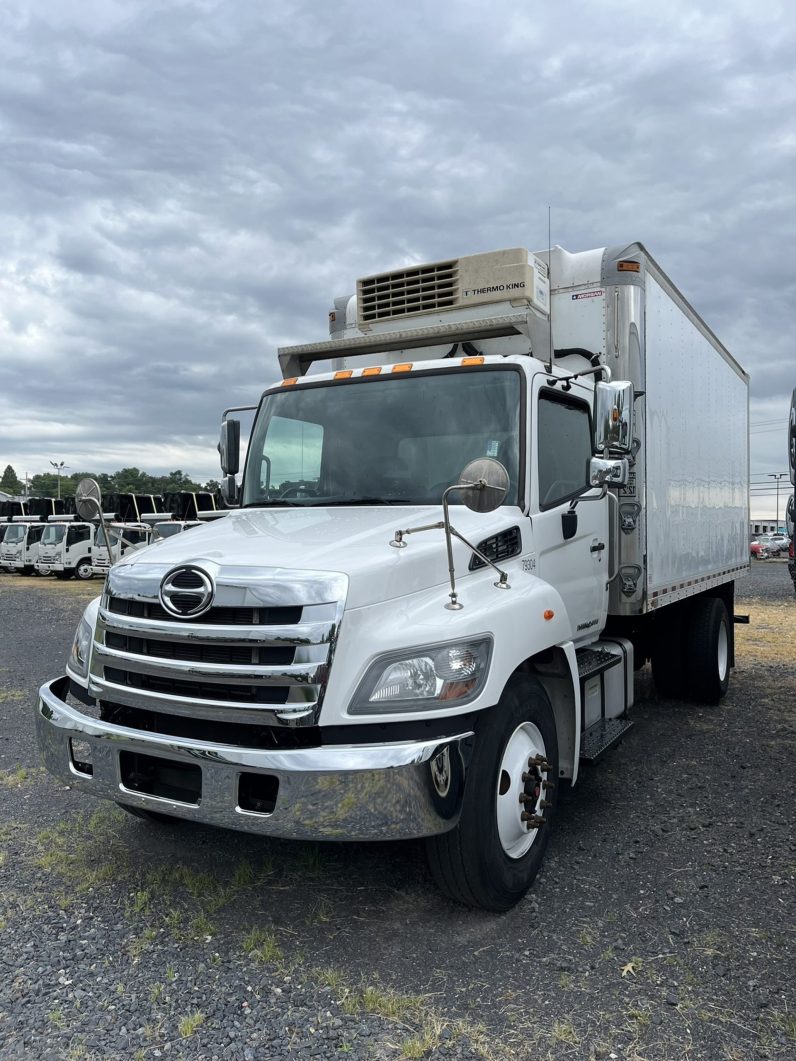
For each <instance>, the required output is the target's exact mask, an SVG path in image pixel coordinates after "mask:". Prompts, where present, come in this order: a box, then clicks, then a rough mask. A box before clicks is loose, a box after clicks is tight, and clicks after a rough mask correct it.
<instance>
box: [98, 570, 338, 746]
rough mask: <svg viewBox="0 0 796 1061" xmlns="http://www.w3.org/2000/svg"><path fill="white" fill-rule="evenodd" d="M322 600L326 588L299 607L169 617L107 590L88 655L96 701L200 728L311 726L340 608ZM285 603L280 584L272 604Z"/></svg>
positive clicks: (151, 603) (152, 605) (155, 606)
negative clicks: (213, 724) (196, 724)
mask: <svg viewBox="0 0 796 1061" xmlns="http://www.w3.org/2000/svg"><path fill="white" fill-rule="evenodd" d="M184 576H185V577H186V579H187V580H188V581H190V579H191V577H192V575H191V572H185V573H180V574H179V575H177V576H175V581H176V579H177V578H183V577H184ZM275 588H276V587H275ZM182 592H183V593H185V594H187V595H190V594H191V589H190V588H189V587H188V586H186V587H185V589H184V590H182ZM327 593H328V589H326V588H325V587H322V588H321V591H320V594H319V597H320V599H319V598H318V597H315V598H314V599H313V597H309V599H307V594H306V593H304V594H303V599H304V600H305V601H306V604H305V605H293V604H288V605H279V606H268V605H264V606H258V607H244V606H230V605H214V606H213V607H211V608H210V609H208V611H207V612H205V613H204V614H202V615H200V616H197V617H192V618H185V619H182V618H177V619H176V620H175V617H174V616H172V615H170V614H168V613H167V612H166V611H165V610H164V609H163V607H162V606H161V605H160V603H159V602H158V601H157V600H156V599H151V600H132V599H129V598H127V597H120V596H117V595H116V594H115V593H114V592H113V590H112V589H109V590H107V591H106V596H105V598H104V600H103V602H102V604H101V606H100V617H99V622H98V629H97V637H96V641H95V646H94V652H93V655H92V665H91V673H92V682H93V683H94V686H95V689H96V690H97V691H96V692H95V695H98V698H99V699H101V700H108V701H113V702H118V703H121V704H122V705H124V706H126V707H129V708H130V709H132V710H148V709H151V710H152V712H153V713H154V714H155V715H158V716H163V717H165V716H166V715H170V716H172V717H180V718H190V717H195V718H196V719H197V721H201V723H202V724H205V723H209V722H213V721H218V722H219V723H220V724H223V723H224V720H225V719H229V721H230V723H235V724H242V725H244V726H249V725H251V726H261V727H262V726H273V727H276V728H280V729H281V728H282V727H293V726H298V727H305V726H309V725H313V724H315V723H316V722H317V717H318V711H319V709H320V703H321V700H322V697H323V692H324V690H325V687H326V683H327V681H328V670H329V661H330V659H331V653H332V651H333V647H334V642H335V638H336V631H337V626H338V623H339V618H340V614H341V611H342V605H341V604H339V603H337V604H335V603H328V602H329V601H330V597H329V596H328V595H326V594H327ZM321 594H323V595H321ZM174 596H177V594H175V595H174ZM174 596H172V600H173V599H174ZM285 596H287V594H286V593H285V589H284V587H279V588H278V599H281V600H284V599H285ZM227 599H229V597H227ZM288 599H289V598H288ZM331 599H332V601H334V598H333V597H332V598H331ZM305 607H306V621H302V620H303V619H304V616H305Z"/></svg>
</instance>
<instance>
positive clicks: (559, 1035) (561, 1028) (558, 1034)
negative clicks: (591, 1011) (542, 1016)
mask: <svg viewBox="0 0 796 1061" xmlns="http://www.w3.org/2000/svg"><path fill="white" fill-rule="evenodd" d="M550 1037H551V1038H552V1039H553V1040H554V1042H557V1043H566V1044H567V1045H568V1046H580V1036H579V1035H578V1033H577V1032H576V1031H575V1025H574V1024H573V1023H572V1021H571V1020H557V1021H556V1022H555V1023H554V1024H553V1027H552V1028H551V1029H550Z"/></svg>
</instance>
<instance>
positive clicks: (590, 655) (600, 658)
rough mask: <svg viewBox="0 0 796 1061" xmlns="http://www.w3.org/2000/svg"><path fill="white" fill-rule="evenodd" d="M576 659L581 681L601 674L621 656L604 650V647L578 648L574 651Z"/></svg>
mask: <svg viewBox="0 0 796 1061" xmlns="http://www.w3.org/2000/svg"><path fill="white" fill-rule="evenodd" d="M575 656H576V658H577V661H578V677H579V678H580V680H581V683H583V682H585V681H586V680H587V679H588V678H593V677H594V676H595V675H597V674H603V673H604V672H605V671H607V670H608V669H609V668H610V667H616V666H618V665H619V664H620V663H621V662H622V657H621V656H618V655H617V654H616V653H615V652H606V651H605V649H604V648H579V649H578V650H577V651H576V652H575Z"/></svg>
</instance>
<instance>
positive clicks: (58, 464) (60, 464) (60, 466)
mask: <svg viewBox="0 0 796 1061" xmlns="http://www.w3.org/2000/svg"><path fill="white" fill-rule="evenodd" d="M50 464H52V466H53V468H55V472H56V474H57V476H58V500H59V501H60V500H61V472H62V471H63V470H64V468H68V467H69V465H68V464H65V463H64V462H63V461H50ZM777 485H779V484H777Z"/></svg>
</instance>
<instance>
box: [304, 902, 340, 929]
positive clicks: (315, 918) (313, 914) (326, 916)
mask: <svg viewBox="0 0 796 1061" xmlns="http://www.w3.org/2000/svg"><path fill="white" fill-rule="evenodd" d="M333 913H334V907H333V906H332V904H331V903H330V902H329V900H328V899H325V898H324V899H319V900H318V901H317V902H316V903H314V904H313V905H312V907H311V908H310V910H309V912H308V914H307V917H306V919H305V924H308V925H323V924H325V923H326V922H327V921H331V920H332V914H333Z"/></svg>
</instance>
